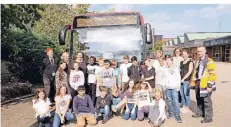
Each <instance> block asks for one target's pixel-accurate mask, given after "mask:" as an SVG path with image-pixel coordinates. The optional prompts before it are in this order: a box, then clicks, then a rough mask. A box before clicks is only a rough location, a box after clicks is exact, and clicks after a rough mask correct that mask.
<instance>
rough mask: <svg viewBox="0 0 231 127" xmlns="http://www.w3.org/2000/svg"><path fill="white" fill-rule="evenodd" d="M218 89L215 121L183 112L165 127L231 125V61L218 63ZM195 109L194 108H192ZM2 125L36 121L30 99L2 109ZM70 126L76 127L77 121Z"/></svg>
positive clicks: (112, 126)
mask: <svg viewBox="0 0 231 127" xmlns="http://www.w3.org/2000/svg"><path fill="white" fill-rule="evenodd" d="M217 74H218V80H217V91H216V92H214V93H213V95H212V99H213V106H214V118H213V119H214V122H213V123H210V124H201V123H200V120H201V118H198V119H194V118H192V117H191V115H192V113H188V114H181V116H182V120H183V123H182V124H178V123H177V122H176V121H175V120H174V119H170V120H167V121H166V122H165V123H164V124H163V127H169V126H174V127H230V124H231V95H230V93H231V76H230V74H231V63H217ZM191 100H192V107H195V105H196V103H195V94H194V91H193V90H191ZM192 109H193V108H192ZM1 112H2V113H1V114H2V122H1V125H2V127H28V126H29V125H31V124H33V122H34V121H35V118H34V111H33V109H32V103H31V101H30V100H26V101H24V102H19V103H16V104H12V105H9V106H4V107H2V109H1ZM108 126H109V127H120V126H127V127H140V126H145V127H148V126H149V124H148V122H147V121H143V122H139V121H130V120H129V121H125V120H123V119H121V118H119V117H118V118H113V119H111V120H110V121H109V122H108V123H107V124H105V125H102V124H100V123H99V124H98V125H97V126H96V127H108ZM68 127H75V123H72V124H70V125H69V126H68Z"/></svg>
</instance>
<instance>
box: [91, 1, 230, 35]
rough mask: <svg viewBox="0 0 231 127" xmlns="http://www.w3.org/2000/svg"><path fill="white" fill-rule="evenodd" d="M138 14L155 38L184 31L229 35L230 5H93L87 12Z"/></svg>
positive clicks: (181, 33) (179, 33) (180, 33)
mask: <svg viewBox="0 0 231 127" xmlns="http://www.w3.org/2000/svg"><path fill="white" fill-rule="evenodd" d="M111 8H114V9H115V11H117V12H120V11H138V12H140V13H141V14H142V15H143V16H144V22H145V23H150V24H151V26H152V28H155V35H164V38H176V37H177V36H180V35H183V34H184V33H185V32H219V31H220V32H231V4H226V5H215V4H213V5H209V4H194V5H193V4H185V5H184V4H178V5H177V4H174V5H173V4H172V5H170V4H169V5H168V4H164V5H163V4H162V5H161V4H114V5H109V4H93V5H91V7H90V11H93V10H94V11H96V12H105V11H107V10H109V9H111Z"/></svg>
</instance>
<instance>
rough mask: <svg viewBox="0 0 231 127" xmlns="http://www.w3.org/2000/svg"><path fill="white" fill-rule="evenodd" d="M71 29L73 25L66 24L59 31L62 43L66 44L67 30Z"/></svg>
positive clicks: (60, 42)
mask: <svg viewBox="0 0 231 127" xmlns="http://www.w3.org/2000/svg"><path fill="white" fill-rule="evenodd" d="M70 29H71V25H66V26H64V27H63V28H62V29H61V30H60V31H59V44H60V45H65V40H66V34H67V31H68V30H70Z"/></svg>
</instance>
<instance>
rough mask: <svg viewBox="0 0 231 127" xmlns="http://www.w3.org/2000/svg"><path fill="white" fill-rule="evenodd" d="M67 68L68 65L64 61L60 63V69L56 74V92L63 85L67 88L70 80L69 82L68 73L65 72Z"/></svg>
mask: <svg viewBox="0 0 231 127" xmlns="http://www.w3.org/2000/svg"><path fill="white" fill-rule="evenodd" d="M66 67H67V64H66V63H65V62H64V61H60V62H59V68H58V70H57V72H56V74H55V86H56V92H57V91H58V90H59V88H60V87H61V86H63V85H65V86H66V87H67V84H68V80H67V73H66V72H65V69H66Z"/></svg>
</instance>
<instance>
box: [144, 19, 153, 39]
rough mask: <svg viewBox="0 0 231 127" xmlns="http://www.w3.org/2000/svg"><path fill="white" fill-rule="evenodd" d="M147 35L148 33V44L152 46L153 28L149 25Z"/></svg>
mask: <svg viewBox="0 0 231 127" xmlns="http://www.w3.org/2000/svg"><path fill="white" fill-rule="evenodd" d="M145 28H146V33H147V41H146V43H147V44H152V28H151V25H150V24H149V23H145Z"/></svg>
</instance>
